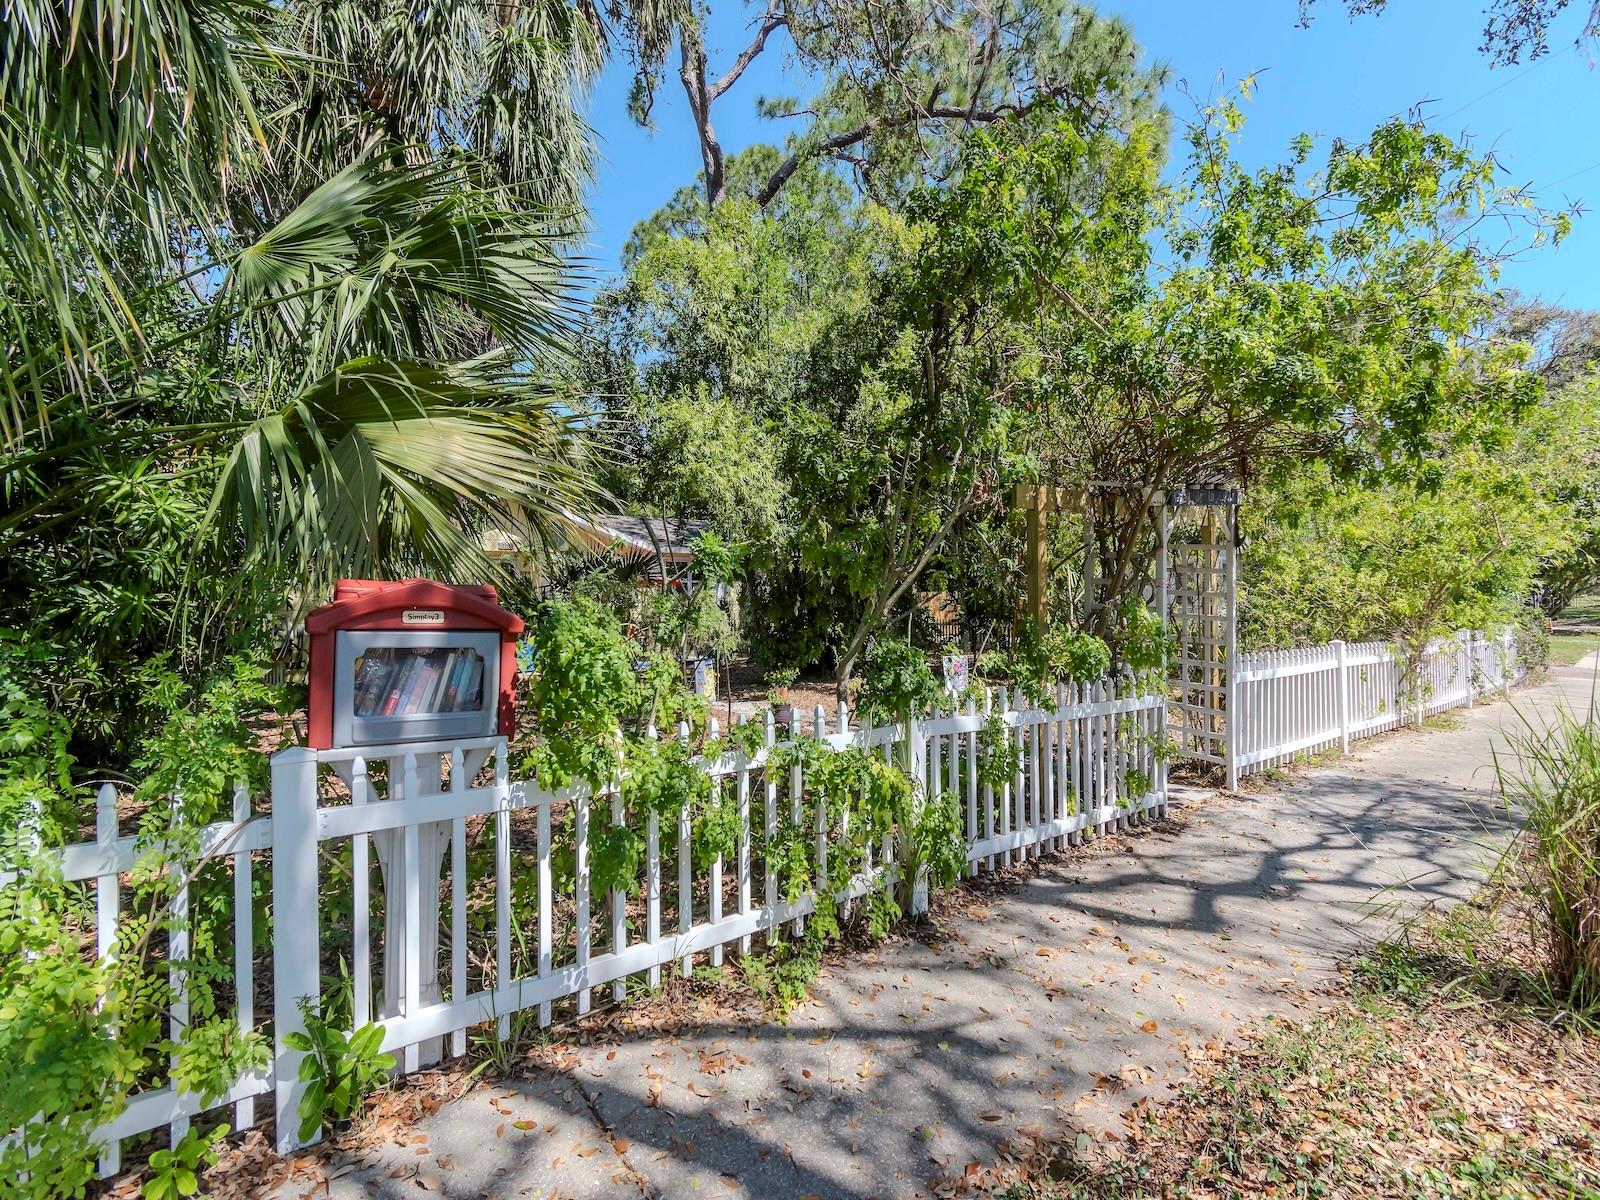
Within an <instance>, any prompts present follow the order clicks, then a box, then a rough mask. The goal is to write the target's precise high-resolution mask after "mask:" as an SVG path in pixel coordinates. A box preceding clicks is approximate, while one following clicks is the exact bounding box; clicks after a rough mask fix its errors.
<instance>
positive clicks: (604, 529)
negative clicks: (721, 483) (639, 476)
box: [483, 513, 711, 562]
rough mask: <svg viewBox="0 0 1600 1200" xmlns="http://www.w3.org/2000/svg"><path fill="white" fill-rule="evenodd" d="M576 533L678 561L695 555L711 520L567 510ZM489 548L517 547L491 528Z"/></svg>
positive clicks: (583, 538)
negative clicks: (694, 545) (695, 543)
mask: <svg viewBox="0 0 1600 1200" xmlns="http://www.w3.org/2000/svg"><path fill="white" fill-rule="evenodd" d="M563 515H564V518H565V520H566V522H567V524H568V525H569V526H570V528H571V529H572V531H573V533H574V534H575V535H576V537H575V539H574V540H576V541H580V542H590V543H591V544H593V545H595V546H596V547H599V546H609V545H611V544H612V543H614V542H621V543H622V544H623V545H624V546H626V547H627V548H628V549H630V550H637V551H640V552H642V553H645V554H650V555H652V556H653V555H657V554H659V555H660V556H661V557H662V558H665V559H670V560H673V561H677V562H688V561H689V560H690V559H692V558H693V557H694V551H693V550H691V549H690V545H689V544H690V543H691V542H693V541H694V539H695V538H697V537H699V536H700V534H702V533H704V532H705V531H706V530H707V529H709V528H711V522H710V521H688V520H680V519H677V518H673V517H627V516H618V515H613V514H610V513H592V514H588V515H586V516H579V515H578V514H576V513H566V514H563ZM483 541H484V547H485V548H486V549H488V550H511V549H515V546H514V544H513V543H514V538H513V537H512V535H511V534H509V533H507V532H505V531H504V530H498V529H497V530H491V531H489V532H487V533H486V534H485V535H484V539H483Z"/></svg>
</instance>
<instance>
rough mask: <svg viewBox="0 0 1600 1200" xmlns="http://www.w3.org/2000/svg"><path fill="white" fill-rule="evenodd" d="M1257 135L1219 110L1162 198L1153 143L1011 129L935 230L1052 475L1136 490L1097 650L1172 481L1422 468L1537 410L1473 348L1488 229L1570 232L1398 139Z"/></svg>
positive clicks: (1124, 510) (1107, 532)
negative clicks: (1287, 143) (1484, 225)
mask: <svg viewBox="0 0 1600 1200" xmlns="http://www.w3.org/2000/svg"><path fill="white" fill-rule="evenodd" d="M1242 121H1243V115H1242V112H1241V111H1240V109H1239V108H1238V106H1237V105H1236V104H1235V103H1233V102H1232V101H1230V100H1227V99H1223V100H1219V101H1217V102H1216V103H1214V104H1211V105H1208V106H1206V107H1204V108H1203V109H1202V110H1201V111H1200V113H1199V114H1198V117H1197V119H1196V121H1195V122H1194V123H1193V124H1192V125H1191V126H1189V128H1188V130H1187V134H1186V142H1187V146H1188V150H1189V157H1188V161H1187V164H1186V167H1185V169H1184V170H1183V172H1182V173H1181V174H1180V175H1179V176H1178V177H1177V178H1176V179H1174V180H1172V181H1170V182H1167V181H1164V180H1163V179H1162V178H1161V177H1160V174H1159V170H1160V165H1161V161H1162V152H1161V142H1160V139H1159V137H1158V136H1157V131H1156V130H1154V129H1149V128H1141V129H1138V130H1135V131H1134V133H1133V134H1132V136H1129V137H1112V136H1110V135H1107V134H1103V133H1095V132H1085V131H1083V130H1082V129H1080V128H1079V127H1078V125H1077V123H1076V122H1075V121H1074V120H1073V119H1072V118H1071V117H1070V116H1067V115H1060V114H1054V115H1051V116H1049V117H1044V116H1040V117H1038V118H1036V119H1034V120H1032V121H1026V122H1015V123H1007V124H1005V125H1001V126H996V127H993V128H991V129H988V130H985V131H981V132H980V133H979V134H977V135H975V136H974V137H973V138H972V139H970V140H969V143H968V147H967V151H966V157H965V159H964V169H963V171H962V173H961V175H960V177H959V178H958V179H957V180H956V181H955V183H954V184H953V185H952V186H951V187H950V188H949V189H948V190H946V191H943V192H940V193H936V194H934V195H932V196H931V197H930V203H929V206H928V209H927V212H926V213H925V214H924V216H923V220H924V222H925V223H926V224H927V225H928V226H930V227H931V228H932V230H933V231H934V236H935V237H936V238H937V239H938V241H939V243H940V244H941V245H942V246H943V247H945V248H946V252H947V253H951V254H964V255H965V256H966V257H968V258H969V259H970V260H971V261H972V262H973V263H974V264H975V265H974V267H973V268H972V269H973V271H974V274H975V275H977V276H978V277H979V278H981V279H983V280H984V281H985V283H986V285H987V288H986V294H987V296H988V303H989V304H991V305H993V306H994V308H995V309H996V310H997V311H998V313H1001V314H1005V315H1006V316H1007V317H1008V318H1009V324H1008V328H1007V330H1006V332H1005V334H1004V335H1003V336H1005V337H1007V338H1008V339H1010V340H1011V343H1012V344H1011V349H1010V353H1009V354H1008V355H1007V356H1006V362H1007V364H1008V367H1009V372H1008V375H1007V376H1006V378H1005V380H1004V386H1005V388H1006V390H1007V393H1008V395H1009V398H1010V400H1011V402H1012V404H1014V405H1015V406H1018V407H1020V408H1021V409H1023V410H1024V411H1026V412H1027V413H1029V414H1030V416H1029V420H1028V422H1027V423H1026V425H1025V426H1023V428H1024V429H1025V430H1026V433H1027V440H1026V442H1025V443H1024V444H1025V445H1026V447H1027V448H1028V449H1030V450H1031V457H1032V460H1033V462H1034V463H1035V464H1036V469H1037V470H1038V471H1039V473H1040V475H1041V477H1042V478H1045V479H1048V480H1053V481H1058V482H1060V483H1064V484H1067V485H1077V486H1083V485H1085V484H1087V483H1088V482H1090V481H1094V480H1100V481H1112V482H1113V483H1116V484H1118V485H1120V488H1121V491H1120V499H1119V500H1118V502H1117V503H1111V502H1110V501H1109V500H1106V501H1102V502H1100V503H1098V504H1097V506H1096V509H1095V511H1094V513H1093V522H1094V523H1093V533H1094V538H1095V542H1094V554H1095V556H1096V567H1097V570H1096V572H1095V573H1096V575H1097V577H1098V580H1099V586H1098V589H1097V590H1096V591H1095V592H1094V593H1092V594H1090V595H1088V596H1086V597H1085V605H1084V607H1085V611H1084V614H1083V616H1084V619H1085V621H1086V622H1087V624H1088V625H1089V626H1090V628H1092V629H1095V630H1097V631H1101V632H1109V631H1110V630H1111V628H1112V627H1113V626H1114V624H1115V621H1116V619H1117V616H1118V614H1119V613H1121V612H1122V611H1123V602H1124V600H1125V599H1126V597H1128V596H1129V595H1133V594H1137V591H1138V589H1139V588H1140V586H1141V585H1142V583H1143V582H1144V580H1143V577H1142V573H1143V571H1144V569H1145V564H1147V563H1148V562H1150V561H1152V560H1153V558H1154V555H1153V553H1152V552H1151V551H1152V549H1153V547H1152V544H1151V535H1152V530H1151V521H1150V516H1149V514H1150V511H1151V510H1150V508H1149V501H1150V500H1151V499H1152V498H1153V497H1155V496H1156V495H1158V494H1160V493H1161V492H1162V491H1163V490H1164V489H1165V488H1167V487H1168V486H1169V485H1172V484H1176V483H1183V482H1196V481H1200V480H1204V479H1208V478H1210V479H1214V478H1217V477H1223V478H1232V479H1237V480H1239V481H1241V482H1243V483H1245V484H1246V485H1247V486H1249V485H1252V484H1254V483H1256V482H1259V481H1262V480H1267V479H1270V478H1272V477H1273V476H1274V475H1275V474H1276V473H1278V472H1280V471H1282V470H1284V469H1286V468H1287V467H1288V466H1289V465H1291V464H1293V463H1295V462H1296V461H1299V460H1301V459H1303V458H1305V457H1307V456H1312V457H1316V458H1318V459H1320V460H1321V461H1323V462H1324V463H1326V464H1327V466H1328V469H1329V471H1330V472H1331V473H1332V476H1333V477H1334V478H1337V479H1352V478H1357V477H1363V478H1369V479H1370V478H1377V477H1381V476H1383V475H1385V474H1392V473H1408V472H1409V473H1417V472H1422V471H1424V469H1425V468H1426V466H1427V464H1428V463H1429V461H1430V460H1431V459H1432V458H1433V457H1434V456H1435V455H1437V454H1438V453H1440V452H1441V450H1442V449H1443V448H1446V447H1448V446H1450V445H1452V444H1456V443H1464V442H1468V441H1471V440H1473V439H1479V440H1481V439H1483V438H1487V437H1491V436H1493V435H1494V433H1495V432H1496V431H1497V430H1499V429H1500V428H1501V427H1503V425H1504V424H1505V423H1506V422H1507V421H1508V420H1510V419H1512V418H1513V417H1514V416H1515V415H1516V414H1518V413H1519V412H1521V411H1524V410H1526V409H1527V408H1528V406H1529V405H1531V404H1532V403H1533V402H1534V400H1535V399H1536V398H1537V396H1538V395H1539V392H1540V386H1539V381H1538V380H1537V378H1536V377H1534V376H1531V375H1529V374H1527V373H1525V372H1523V371H1521V370H1519V367H1520V366H1521V363H1522V361H1523V358H1524V355H1525V349H1524V348H1522V347H1520V346H1517V345H1513V344H1508V343H1505V342H1502V341H1497V340H1488V341H1485V340H1483V339H1482V338H1481V337H1480V336H1479V335H1480V333H1481V330H1482V328H1483V326H1484V324H1485V323H1486V322H1487V321H1488V320H1489V318H1490V317H1491V315H1492V295H1491V293H1490V292H1489V290H1488V286H1487V285H1488V284H1489V283H1490V282H1491V280H1492V278H1493V274H1494V271H1495V267H1496V264H1497V263H1498V262H1499V261H1501V259H1502V258H1503V256H1504V255H1505V254H1506V253H1508V249H1507V247H1506V246H1505V244H1504V243H1503V242H1502V241H1500V240H1498V239H1497V240H1496V242H1495V243H1494V244H1493V245H1489V244H1486V243H1484V242H1482V241H1480V240H1479V239H1478V236H1477V232H1476V231H1477V230H1478V229H1479V228H1480V227H1481V225H1480V222H1481V218H1483V217H1484V216H1486V215H1489V214H1493V215H1496V216H1499V217H1503V218H1505V219H1507V220H1510V221H1512V222H1522V223H1523V224H1522V228H1524V229H1525V230H1526V237H1525V240H1524V244H1535V243H1538V242H1539V241H1542V240H1546V239H1548V238H1550V237H1552V236H1560V234H1561V233H1562V232H1564V230H1565V227H1566V220H1565V218H1564V217H1561V216H1554V217H1552V216H1549V215H1547V214H1544V213H1541V212H1539V211H1538V210H1537V209H1533V208H1531V207H1530V206H1529V204H1528V202H1527V200H1526V198H1525V197H1523V196H1522V195H1520V194H1518V193H1507V192H1503V191H1500V190H1498V189H1497V188H1496V185H1495V181H1494V173H1493V167H1492V164H1491V163H1490V162H1489V161H1488V160H1486V159H1481V158H1478V157H1476V156H1474V155H1473V154H1472V153H1471V152H1470V151H1468V150H1466V149H1464V148H1462V147H1460V146H1457V145H1456V144H1454V143H1453V142H1451V141H1450V140H1449V139H1448V138H1445V137H1443V136H1441V135H1438V134H1435V133H1432V132H1430V131H1428V130H1427V129H1425V128H1423V127H1421V126H1418V125H1415V124H1411V123H1408V122H1405V121H1398V120H1397V121H1391V122H1387V123H1386V124H1384V125H1382V126H1380V127H1379V128H1378V129H1377V130H1375V131H1374V132H1373V135H1372V137H1371V138H1370V139H1368V140H1367V141H1365V142H1362V143H1359V144H1353V143H1343V142H1339V143H1335V144H1333V145H1332V146H1330V147H1329V148H1328V149H1327V151H1326V153H1325V154H1324V155H1323V156H1322V157H1321V159H1320V161H1316V160H1315V159H1314V151H1315V149H1316V146H1315V143H1314V142H1313V140H1312V139H1310V138H1300V139H1298V140H1297V141H1296V142H1295V144H1294V145H1293V147H1292V148H1291V152H1290V156H1289V158H1288V159H1287V160H1286V161H1285V162H1284V163H1282V164H1280V165H1277V166H1273V167H1268V168H1263V169H1260V170H1257V171H1249V170H1246V169H1245V168H1244V167H1243V166H1241V165H1240V164H1238V163H1237V162H1236V161H1235V160H1234V159H1233V158H1232V155H1231V145H1232V142H1233V139H1234V137H1235V136H1236V135H1237V132H1238V130H1239V128H1240V126H1241V123H1242Z"/></svg>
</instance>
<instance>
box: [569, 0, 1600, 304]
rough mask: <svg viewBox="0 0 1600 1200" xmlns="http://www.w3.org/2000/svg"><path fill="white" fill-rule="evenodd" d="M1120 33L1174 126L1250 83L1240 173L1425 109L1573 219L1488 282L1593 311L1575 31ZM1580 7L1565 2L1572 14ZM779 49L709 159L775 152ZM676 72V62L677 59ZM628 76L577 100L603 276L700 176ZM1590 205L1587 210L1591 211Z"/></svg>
mask: <svg viewBox="0 0 1600 1200" xmlns="http://www.w3.org/2000/svg"><path fill="white" fill-rule="evenodd" d="M712 8H713V13H712V19H711V27H710V30H709V37H708V47H709V50H710V57H711V66H712V70H713V71H714V72H715V71H719V70H721V69H722V68H723V67H724V66H725V65H726V64H727V63H728V62H729V61H730V60H731V59H732V57H733V56H734V54H736V53H737V51H738V50H739V49H740V48H742V47H743V45H744V44H745V42H746V41H747V40H748V38H749V34H748V31H747V27H748V25H749V23H750V22H751V21H752V20H753V19H754V16H755V13H756V11H757V10H758V9H759V5H757V6H754V7H752V6H747V5H744V4H741V3H736V2H731V0H713V4H712ZM1101 8H1102V11H1107V12H1115V13H1118V14H1120V15H1122V16H1124V17H1126V18H1127V19H1128V20H1129V21H1130V22H1131V23H1132V25H1133V29H1134V33H1135V35H1136V36H1137V37H1138V39H1139V42H1140V44H1141V45H1143V46H1144V48H1145V51H1146V53H1147V54H1148V55H1149V56H1150V57H1151V58H1152V59H1156V60H1160V61H1164V62H1166V63H1167V64H1168V66H1169V67H1170V68H1171V72H1172V84H1171V87H1170V89H1169V97H1168V99H1169V103H1171V104H1172V106H1173V107H1174V109H1175V110H1176V111H1177V112H1178V113H1179V114H1180V115H1181V114H1182V113H1183V112H1185V111H1186V110H1187V108H1188V102H1187V101H1186V100H1185V99H1184V98H1183V96H1182V95H1181V94H1180V92H1179V91H1178V88H1179V86H1180V85H1181V84H1184V83H1186V84H1187V85H1188V88H1189V90H1190V91H1192V92H1195V93H1199V94H1201V95H1204V94H1206V93H1208V92H1210V91H1211V90H1213V88H1215V87H1216V86H1217V85H1218V82H1219V80H1220V81H1222V82H1223V83H1224V84H1230V85H1231V84H1232V83H1235V82H1237V81H1238V80H1239V79H1240V78H1242V77H1243V76H1245V75H1248V74H1251V73H1252V72H1254V73H1256V76H1257V77H1256V85H1257V91H1256V96H1255V99H1254V100H1253V101H1252V103H1251V104H1250V105H1249V106H1248V109H1247V112H1248V116H1249V124H1248V126H1247V127H1246V129H1245V131H1244V135H1243V140H1242V141H1241V143H1240V153H1241V155H1243V157H1244V158H1245V159H1246V161H1248V162H1251V163H1252V164H1254V163H1265V162H1271V161H1275V160H1277V159H1278V158H1280V157H1281V156H1282V155H1283V153H1284V150H1285V148H1286V147H1287V145H1288V142H1289V139H1290V138H1292V137H1293V136H1295V135H1296V134H1297V133H1300V132H1302V131H1306V132H1310V133H1313V134H1319V135H1324V136H1330V137H1331V136H1340V137H1345V138H1347V139H1355V138H1360V137H1362V136H1364V135H1365V134H1367V133H1369V132H1371V130H1372V128H1373V126H1374V125H1376V124H1377V123H1378V122H1380V121H1382V120H1383V119H1384V118H1386V117H1388V116H1391V115H1393V114H1395V113H1404V112H1406V111H1408V110H1410V109H1411V108H1412V107H1413V106H1414V105H1417V104H1419V103H1424V104H1425V107H1424V110H1423V111H1424V112H1426V113H1427V114H1428V116H1429V119H1430V121H1431V122H1433V123H1434V124H1435V125H1436V126H1437V127H1439V128H1441V129H1443V130H1444V131H1446V132H1448V133H1451V134H1452V135H1458V136H1459V135H1462V134H1466V135H1469V136H1470V137H1471V138H1472V140H1473V143H1474V145H1475V146H1477V147H1478V148H1479V149H1480V150H1492V151H1493V152H1494V154H1495V157H1496V159H1497V160H1498V161H1499V163H1500V164H1501V167H1502V170H1503V175H1502V178H1503V179H1504V181H1505V182H1506V183H1508V184H1531V185H1532V186H1533V187H1534V188H1535V190H1536V192H1537V194H1538V196H1539V198H1540V200H1541V201H1542V202H1543V203H1545V204H1547V205H1554V206H1560V205H1564V204H1566V203H1568V202H1572V201H1578V202H1582V203H1583V204H1584V207H1585V208H1586V209H1589V210H1591V211H1589V212H1587V214H1586V215H1584V216H1580V217H1579V218H1578V220H1577V222H1576V226H1575V228H1574V231H1573V233H1572V235H1571V237H1569V238H1568V239H1567V240H1566V241H1565V242H1564V243H1563V244H1562V245H1561V246H1560V247H1559V248H1556V249H1553V250H1552V249H1545V250H1542V251H1538V252H1535V254H1534V255H1533V256H1531V257H1529V258H1527V259H1526V260H1523V261H1518V262H1515V263H1512V264H1510V265H1509V266H1508V267H1507V268H1506V270H1505V273H1504V275H1503V277H1502V282H1504V283H1506V284H1509V285H1511V286H1513V287H1517V288H1519V289H1521V290H1522V291H1524V292H1529V293H1534V294H1537V295H1540V296H1543V297H1544V298H1546V299H1549V300H1552V301H1556V302H1559V303H1564V304H1569V305H1574V306H1578V307H1587V308H1600V137H1597V136H1596V133H1597V131H1600V67H1597V66H1595V65H1593V55H1594V53H1595V51H1594V49H1593V48H1583V49H1579V48H1575V47H1574V46H1573V39H1574V38H1575V37H1576V35H1577V30H1578V27H1579V26H1580V25H1581V23H1582V19H1581V14H1580V13H1578V12H1577V11H1569V12H1568V13H1566V14H1565V15H1564V16H1563V17H1562V18H1561V19H1560V21H1559V22H1558V23H1557V25H1556V26H1555V27H1554V28H1553V30H1552V34H1551V39H1550V41H1551V52H1550V53H1549V54H1548V55H1546V56H1545V57H1544V58H1542V59H1540V60H1538V62H1537V63H1535V64H1533V65H1532V66H1529V65H1528V64H1526V63H1524V64H1522V65H1520V66H1515V67H1500V68H1491V67H1490V66H1489V62H1488V59H1487V58H1486V57H1485V56H1484V55H1482V54H1480V53H1479V52H1478V42H1479V37H1480V31H1481V27H1482V23H1483V22H1482V19H1481V15H1480V12H1479V9H1480V8H1481V4H1479V3H1477V2H1475V0H1390V5H1389V10H1388V12H1386V13H1385V14H1384V15H1383V16H1382V17H1376V18H1374V17H1362V18H1356V19H1351V18H1349V17H1347V16H1346V15H1345V14H1344V8H1343V5H1342V4H1341V3H1340V2H1339V0H1323V2H1322V3H1321V4H1319V5H1318V6H1317V13H1316V20H1315V21H1314V22H1313V24H1312V25H1311V26H1310V28H1307V29H1301V28H1298V27H1297V22H1298V19H1299V10H1298V5H1297V4H1296V2H1295V0H1106V2H1103V3H1102V4H1101ZM1578 8H1582V9H1583V10H1585V11H1587V8H1588V5H1587V4H1581V5H1573V6H1572V9H1573V10H1576V9H1578ZM786 48H787V45H786V43H785V42H784V41H783V39H781V38H774V39H772V40H770V41H769V42H768V46H767V50H766V52H765V54H763V55H762V57H761V58H759V59H758V60H757V61H756V63H755V64H754V65H753V66H752V67H751V69H750V70H749V71H747V72H746V74H745V76H744V77H743V78H742V79H741V80H740V81H739V83H738V85H737V86H736V87H735V88H734V89H733V90H732V91H731V92H729V93H728V95H727V96H725V97H724V98H723V99H722V100H721V101H720V102H719V104H720V107H718V108H716V109H714V110H713V118H714V121H715V124H716V127H717V132H718V134H719V135H720V137H721V139H722V143H723V146H724V147H725V148H726V149H727V150H728V151H729V153H732V152H734V151H736V150H739V149H741V148H743V147H744V146H747V145H750V144H751V143H753V142H757V141H763V140H765V141H773V142H777V141H780V140H781V139H782V137H783V133H784V128H783V125H782V124H781V123H775V122H766V121H762V120H761V119H760V118H758V117H757V116H756V112H755V108H756V99H757V97H758V96H762V95H767V96H778V95H804V94H805V92H806V90H807V89H806V82H805V80H803V79H800V80H798V81H797V80H796V79H795V78H794V76H793V75H792V74H791V73H790V72H791V68H792V64H790V63H789V62H788V61H787V55H786V54H785V53H784V51H785V50H786ZM674 64H675V58H674ZM628 85H629V72H628V70H627V65H626V63H625V62H623V61H620V60H619V61H617V62H614V63H613V64H612V65H611V66H610V67H609V68H608V69H607V71H606V72H605V74H604V75H603V76H602V78H601V79H600V81H599V84H598V86H597V87H596V89H595V93H594V96H593V99H592V105H591V109H590V121H591V123H592V124H593V125H594V127H595V129H596V131H597V132H598V133H599V135H600V153H601V163H600V166H599V170H598V172H597V176H596V179H595V183H594V185H593V188H592V191H591V193H590V217H591V221H592V225H593V230H592V234H591V245H590V246H589V247H588V249H587V252H586V253H587V257H588V258H589V259H590V265H591V270H592V271H593V272H594V273H595V274H597V275H598V276H601V277H605V276H607V275H609V274H611V273H613V272H615V271H616V270H617V266H618V262H619V256H620V252H621V249H622V244H623V242H624V241H626V239H627V237H628V233H629V231H630V230H631V229H632V228H633V226H634V224H635V223H636V222H638V221H640V220H642V219H643V218H645V217H647V216H649V215H650V214H651V213H652V212H654V211H655V210H656V208H658V207H659V206H660V205H661V204H662V203H663V202H664V201H665V200H666V199H667V198H668V197H670V196H671V195H672V194H673V192H675V191H676V190H677V189H678V188H679V187H682V186H684V185H685V184H688V183H691V182H693V181H694V179H695V178H696V176H697V173H698V171H699V163H700V156H699V149H698V146H697V144H696V142H695V138H694V130H693V126H692V124H691V122H690V119H689V114H688V110H687V107H686V105H685V103H684V100H683V92H682V89H681V87H680V86H679V84H678V81H677V76H676V74H674V73H672V72H671V71H669V72H668V73H667V75H666V77H665V79H664V80H663V85H662V88H661V92H660V95H659V97H658V100H657V104H656V109H655V126H656V128H655V129H654V130H653V131H649V130H644V129H640V128H639V127H638V126H636V125H635V124H634V123H633V122H632V120H631V119H630V118H629V117H628V115H627V111H626V107H625V101H626V97H627V91H628ZM1591 198H1592V200H1591Z"/></svg>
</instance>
